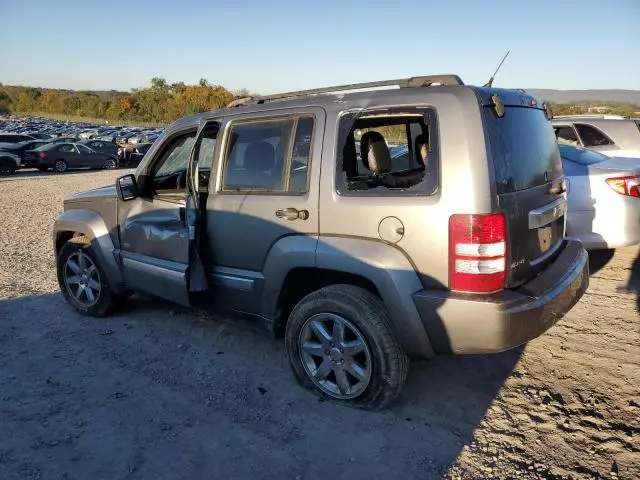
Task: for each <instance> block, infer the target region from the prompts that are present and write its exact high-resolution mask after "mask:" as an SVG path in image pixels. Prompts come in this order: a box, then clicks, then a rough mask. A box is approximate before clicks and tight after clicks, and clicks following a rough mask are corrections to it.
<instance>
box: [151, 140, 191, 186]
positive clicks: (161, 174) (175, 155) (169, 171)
mask: <svg viewBox="0 0 640 480" xmlns="http://www.w3.org/2000/svg"><path fill="white" fill-rule="evenodd" d="M195 138H196V132H195V131H192V132H189V133H185V134H183V135H179V136H177V137H175V138H174V139H173V140H171V141H170V143H169V145H168V146H167V147H166V148H165V149H164V150H163V151H162V153H161V154H160V158H159V159H158V161H157V162H156V163H155V164H154V166H153V172H154V173H153V178H154V180H153V182H154V185H155V188H156V189H157V190H161V189H173V190H175V189H180V188H184V182H181V181H180V178H179V177H180V176H181V175H182V174H184V173H186V171H187V166H188V165H189V156H190V155H191V148H192V147H193V143H194V141H195Z"/></svg>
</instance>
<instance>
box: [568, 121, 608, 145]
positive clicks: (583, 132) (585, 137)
mask: <svg viewBox="0 0 640 480" xmlns="http://www.w3.org/2000/svg"><path fill="white" fill-rule="evenodd" d="M576 129H577V130H578V133H579V134H580V138H581V139H582V144H583V145H584V146H585V147H600V146H602V145H613V142H612V141H611V139H610V138H609V137H607V136H606V135H605V134H604V133H602V132H601V131H600V130H598V129H597V128H595V127H592V126H591V125H583V124H580V123H576Z"/></svg>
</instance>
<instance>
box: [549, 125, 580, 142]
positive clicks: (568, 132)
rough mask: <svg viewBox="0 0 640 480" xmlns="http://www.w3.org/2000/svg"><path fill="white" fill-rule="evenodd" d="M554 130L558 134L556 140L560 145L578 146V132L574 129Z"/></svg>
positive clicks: (556, 128)
mask: <svg viewBox="0 0 640 480" xmlns="http://www.w3.org/2000/svg"><path fill="white" fill-rule="evenodd" d="M554 130H555V132H556V139H557V140H558V143H566V144H569V145H578V143H579V142H578V137H577V135H576V132H575V131H574V130H573V127H569V126H566V127H565V126H563V127H555V128H554Z"/></svg>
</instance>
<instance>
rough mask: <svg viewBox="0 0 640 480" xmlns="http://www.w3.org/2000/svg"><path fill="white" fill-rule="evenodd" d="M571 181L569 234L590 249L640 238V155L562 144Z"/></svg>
mask: <svg viewBox="0 0 640 480" xmlns="http://www.w3.org/2000/svg"><path fill="white" fill-rule="evenodd" d="M560 155H561V156H562V167H563V169H564V172H565V174H566V176H567V180H568V184H569V188H568V190H569V193H568V202H567V234H568V235H570V236H572V237H576V238H579V239H580V240H581V241H582V243H583V244H584V246H585V248H586V249H588V250H595V249H613V248H619V247H624V246H627V245H635V244H636V243H639V242H640V159H639V158H610V157H607V156H606V155H603V154H601V153H598V152H594V151H591V150H587V149H584V148H582V147H575V146H571V145H560Z"/></svg>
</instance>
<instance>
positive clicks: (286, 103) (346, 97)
mask: <svg viewBox="0 0 640 480" xmlns="http://www.w3.org/2000/svg"><path fill="white" fill-rule="evenodd" d="M472 91H473V92H475V102H476V105H477V102H478V101H480V102H481V103H482V104H489V103H486V102H489V101H490V98H491V96H492V95H494V94H499V95H500V97H501V98H502V99H503V102H504V103H505V105H521V103H522V100H523V99H527V100H529V99H531V100H534V99H535V97H533V96H532V95H530V94H529V93H527V92H520V91H515V90H510V89H502V88H492V87H487V88H485V87H475V86H472V85H439V86H427V87H405V88H393V89H387V90H368V91H364V92H354V93H342V92H341V93H338V92H336V93H333V92H331V93H321V94H314V95H313V96H310V97H306V98H300V97H297V98H284V99H278V100H274V101H267V102H265V103H246V104H242V105H239V106H234V107H227V108H223V109H220V110H215V111H209V112H203V113H196V114H194V115H190V116H186V117H182V118H180V119H178V120H176V121H175V122H174V123H173V124H171V125H169V126H168V127H167V128H166V129H165V133H168V132H170V131H171V130H175V129H181V128H187V127H191V126H196V125H198V123H199V122H200V121H202V120H206V119H209V118H214V117H218V116H226V117H228V116H242V115H243V114H252V113H260V112H267V111H273V110H279V109H286V108H304V107H321V108H323V109H324V110H325V111H327V112H336V111H338V112H339V111H345V110H350V109H358V110H359V109H367V108H376V107H378V106H386V105H403V104H407V103H409V104H415V103H416V100H415V99H416V97H417V96H419V97H423V98H424V100H422V99H421V100H420V102H419V103H421V104H424V103H427V102H428V100H427V97H426V96H427V95H443V94H447V95H451V96H452V97H455V98H457V100H458V101H459V102H460V103H463V102H464V101H465V100H468V99H469V93H470V92H472ZM471 95H473V93H471ZM540 105H542V102H540Z"/></svg>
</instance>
